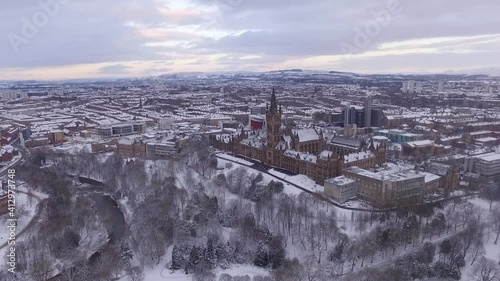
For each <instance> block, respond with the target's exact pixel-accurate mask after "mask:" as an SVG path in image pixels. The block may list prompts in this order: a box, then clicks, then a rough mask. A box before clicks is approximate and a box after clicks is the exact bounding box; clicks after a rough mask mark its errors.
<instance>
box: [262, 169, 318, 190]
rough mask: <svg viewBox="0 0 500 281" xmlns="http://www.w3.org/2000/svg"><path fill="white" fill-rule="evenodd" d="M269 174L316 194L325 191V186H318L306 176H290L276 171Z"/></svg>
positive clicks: (272, 170) (270, 171)
mask: <svg viewBox="0 0 500 281" xmlns="http://www.w3.org/2000/svg"><path fill="white" fill-rule="evenodd" d="M268 172H269V173H270V174H273V175H275V176H277V177H278V178H281V179H284V180H286V181H289V182H291V183H294V184H296V185H298V186H300V187H302V188H304V189H307V190H309V191H312V192H315V193H322V192H323V191H324V190H325V188H324V187H323V186H321V185H319V184H316V183H315V182H314V181H313V180H312V179H310V178H309V177H307V176H306V175H295V176H289V175H287V174H283V173H280V172H278V171H276V170H274V169H271V170H269V171H268Z"/></svg>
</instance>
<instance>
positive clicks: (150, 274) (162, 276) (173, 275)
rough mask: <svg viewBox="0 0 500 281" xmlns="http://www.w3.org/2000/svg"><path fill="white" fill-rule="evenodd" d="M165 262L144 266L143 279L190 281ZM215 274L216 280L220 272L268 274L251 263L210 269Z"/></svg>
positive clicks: (191, 276)
mask: <svg viewBox="0 0 500 281" xmlns="http://www.w3.org/2000/svg"><path fill="white" fill-rule="evenodd" d="M165 264H166V263H165V262H163V263H160V264H159V265H158V266H156V267H155V268H153V269H151V268H145V269H144V280H145V281H161V280H176V281H192V280H193V275H192V274H188V275H186V274H185V273H184V272H183V271H182V270H177V271H174V272H172V271H171V270H170V269H168V268H166V267H165ZM212 272H213V273H214V274H215V275H216V276H217V278H216V280H218V279H219V277H220V276H221V275H222V274H229V275H231V276H232V277H237V276H245V275H248V276H249V277H250V278H253V277H254V276H259V275H260V276H268V275H269V272H268V271H266V270H265V269H263V268H259V267H256V266H251V265H235V266H232V267H231V268H229V269H221V268H216V269H214V270H213V271H212ZM128 280H129V279H127V278H123V279H122V280H121V281H128Z"/></svg>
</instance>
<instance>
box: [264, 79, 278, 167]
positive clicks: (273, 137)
mask: <svg viewBox="0 0 500 281" xmlns="http://www.w3.org/2000/svg"><path fill="white" fill-rule="evenodd" d="M266 125H267V149H266V150H267V153H266V154H267V155H266V160H267V161H266V162H267V164H270V165H274V164H275V163H274V162H275V160H274V153H275V148H276V145H278V143H279V142H280V140H281V107H280V109H279V110H278V103H277V101H276V93H275V92H274V87H273V93H272V95H271V106H270V107H269V109H268V111H267V114H266Z"/></svg>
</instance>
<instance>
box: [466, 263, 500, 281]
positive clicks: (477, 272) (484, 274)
mask: <svg viewBox="0 0 500 281" xmlns="http://www.w3.org/2000/svg"><path fill="white" fill-rule="evenodd" d="M469 277H470V278H471V280H474V281H498V280H500V268H499V267H498V265H497V264H495V262H494V261H492V260H489V259H487V258H485V257H482V258H481V259H479V261H478V263H477V264H476V265H475V266H474V267H473V268H472V272H471V273H470V276H469Z"/></svg>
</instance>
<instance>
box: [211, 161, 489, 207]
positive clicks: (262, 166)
mask: <svg viewBox="0 0 500 281" xmlns="http://www.w3.org/2000/svg"><path fill="white" fill-rule="evenodd" d="M221 154H222V152H219V153H215V156H216V157H217V158H220V159H222V160H225V161H229V162H233V163H236V164H238V165H241V166H245V167H248V168H251V169H254V170H256V171H258V172H261V173H265V174H267V175H269V176H271V177H274V178H276V179H278V180H280V181H283V182H286V183H287V184H290V185H292V186H294V187H296V188H298V189H300V190H302V191H304V192H307V193H309V194H312V195H314V196H316V197H317V198H318V199H319V200H321V201H324V202H326V203H329V204H331V205H334V206H335V207H337V208H340V209H344V210H351V211H359V212H368V213H390V212H396V211H399V210H405V209H408V208H409V207H416V206H419V205H413V206H403V207H394V208H387V209H364V208H354V207H347V206H343V205H341V204H339V203H337V202H335V201H334V200H332V199H330V198H328V197H326V196H324V195H323V194H320V193H315V192H312V191H310V190H308V189H306V188H304V187H302V186H300V185H297V184H295V183H293V182H290V181H288V180H286V179H283V178H280V177H277V176H275V175H273V174H271V173H269V172H268V170H269V169H276V168H275V167H271V166H269V165H266V164H264V163H261V162H259V161H256V160H254V159H251V158H248V157H245V156H242V155H236V154H233V155H231V154H230V153H227V152H225V154H227V155H231V156H234V157H238V158H241V159H244V160H245V161H248V162H252V163H253V164H252V165H246V164H243V163H240V162H238V161H234V160H232V159H228V158H225V157H223V155H221ZM277 170H281V169H277ZM481 194H482V193H473V194H467V195H459V196H452V197H448V198H444V199H440V200H436V201H432V202H426V203H425V204H440V203H444V202H448V201H453V200H459V199H465V198H470V197H475V196H478V195H481Z"/></svg>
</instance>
